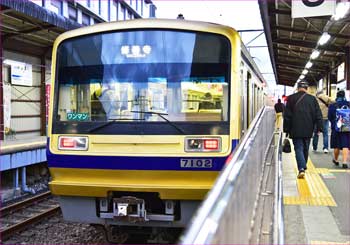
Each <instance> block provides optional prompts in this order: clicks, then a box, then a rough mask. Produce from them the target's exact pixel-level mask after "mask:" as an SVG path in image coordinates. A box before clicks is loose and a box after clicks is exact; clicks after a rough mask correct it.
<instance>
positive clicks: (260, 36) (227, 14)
mask: <svg viewBox="0 0 350 245" xmlns="http://www.w3.org/2000/svg"><path fill="white" fill-rule="evenodd" d="M153 2H154V4H155V5H156V7H157V11H156V17H157V18H166V19H176V17H177V16H178V14H180V13H181V14H183V16H184V17H185V19H187V20H200V21H207V22H214V23H218V24H224V25H228V26H231V27H233V28H234V29H236V30H237V31H239V30H257V29H258V30H263V29H264V27H263V24H262V21H261V16H260V10H259V4H258V2H257V0H248V1H247V0H246V1H243V0H241V1H239V0H224V1H220V0H216V1H213V0H206V1H203V0H202V1H200V0H195V1H190V0H153ZM241 38H242V40H243V42H244V43H245V45H246V47H247V48H248V50H249V51H250V54H251V56H252V57H253V58H254V61H255V63H256V64H257V65H258V67H259V69H260V72H261V73H262V74H263V76H264V78H265V80H266V82H267V83H268V87H269V91H270V92H271V93H275V95H276V97H278V96H280V95H282V94H283V93H284V91H283V90H284V86H276V81H275V76H274V74H273V70H272V66H271V61H270V56H269V52H268V48H267V47H266V46H267V44H266V37H265V34H264V33H263V31H253V32H244V33H243V32H242V33H241ZM253 39H254V40H253ZM256 46H265V47H256Z"/></svg>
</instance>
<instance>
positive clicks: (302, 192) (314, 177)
mask: <svg viewBox="0 0 350 245" xmlns="http://www.w3.org/2000/svg"><path fill="white" fill-rule="evenodd" d="M307 167H308V168H307V171H306V173H305V178H304V179H297V187H298V192H299V196H285V197H284V198H283V203H284V204H285V205H308V206H332V207H334V206H337V204H336V202H335V201H334V199H333V196H332V194H331V193H330V192H329V190H328V188H327V186H326V184H325V183H324V182H323V180H322V178H321V176H320V175H319V174H324V173H329V172H330V171H329V170H328V172H327V169H316V168H315V166H314V165H313V163H312V161H311V160H310V159H309V161H308V163H307ZM343 171H344V172H345V171H346V170H343ZM295 173H296V175H297V173H298V169H297V168H295Z"/></svg>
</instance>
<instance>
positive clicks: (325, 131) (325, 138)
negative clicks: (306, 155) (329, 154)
mask: <svg viewBox="0 0 350 245" xmlns="http://www.w3.org/2000/svg"><path fill="white" fill-rule="evenodd" d="M322 122H323V131H322V134H323V150H324V149H327V150H328V120H327V119H323V120H322ZM317 144H318V134H317V127H315V131H314V136H313V138H312V148H313V149H314V150H317Z"/></svg>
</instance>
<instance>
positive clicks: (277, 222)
mask: <svg viewBox="0 0 350 245" xmlns="http://www.w3.org/2000/svg"><path fill="white" fill-rule="evenodd" d="M276 141H277V142H276V148H275V163H276V172H275V201H274V217H273V226H274V227H273V230H274V233H273V243H274V244H284V221H283V216H284V213H283V183H282V180H283V178H282V176H283V172H282V132H278V133H277V135H276Z"/></svg>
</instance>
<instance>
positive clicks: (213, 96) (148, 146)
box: [48, 19, 266, 227]
mask: <svg viewBox="0 0 350 245" xmlns="http://www.w3.org/2000/svg"><path fill="white" fill-rule="evenodd" d="M265 85H266V83H265V81H264V79H263V78H262V76H261V74H260V73H259V71H258V69H257V67H256V65H255V63H254V62H253V60H252V58H251V57H250V56H249V54H248V52H247V51H246V49H245V47H244V46H243V45H242V42H241V39H240V36H239V34H238V33H237V32H236V31H235V30H234V29H232V28H230V27H227V26H222V25H217V24H212V23H204V22H195V21H186V20H160V19H147V20H146V19H142V20H130V21H123V22H114V23H103V24H98V25H95V26H90V27H84V28H81V29H77V30H73V31H69V32H66V33H64V34H62V35H61V36H59V37H58V38H57V40H56V42H55V44H54V48H53V59H52V86H51V89H52V90H51V94H52V99H51V102H50V103H51V104H50V119H49V128H48V132H49V134H48V135H49V136H48V164H49V168H50V173H51V175H52V181H51V182H50V188H51V191H52V193H53V194H55V195H58V196H60V204H61V208H62V211H63V215H64V218H65V219H67V220H71V221H79V222H88V223H93V224H104V225H106V224H107V225H138V226H157V227H159V226H161V227H169V226H171V227H183V226H185V225H186V224H187V223H188V221H189V219H190V218H191V216H192V214H193V212H194V210H195V209H196V208H197V206H198V205H199V203H200V202H201V200H202V199H203V198H204V197H205V195H206V193H207V192H208V191H209V190H210V188H211V187H212V185H213V183H214V181H215V179H216V177H217V176H218V173H219V171H220V170H221V169H222V168H223V167H224V165H225V163H226V162H227V160H228V158H229V157H230V156H231V155H232V152H233V151H234V149H235V147H236V146H237V144H238V143H239V140H240V138H241V137H242V135H243V134H244V131H245V130H246V129H247V127H248V126H249V123H250V122H251V120H252V119H253V117H254V115H255V114H256V113H257V111H258V110H259V109H260V108H261V107H262V106H263V105H264V104H265V102H266V91H265Z"/></svg>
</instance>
